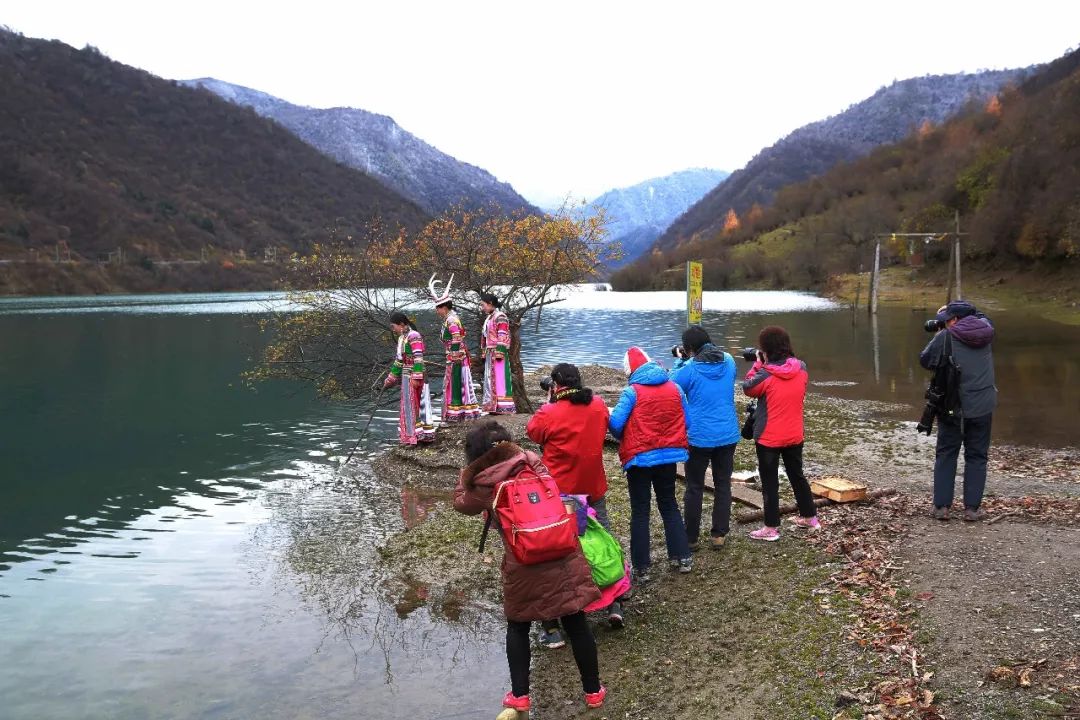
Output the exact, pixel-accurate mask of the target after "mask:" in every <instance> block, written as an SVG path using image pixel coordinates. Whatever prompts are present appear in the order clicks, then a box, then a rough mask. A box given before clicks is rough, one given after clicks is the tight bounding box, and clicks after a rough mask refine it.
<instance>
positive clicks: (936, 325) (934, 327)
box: [923, 318, 945, 332]
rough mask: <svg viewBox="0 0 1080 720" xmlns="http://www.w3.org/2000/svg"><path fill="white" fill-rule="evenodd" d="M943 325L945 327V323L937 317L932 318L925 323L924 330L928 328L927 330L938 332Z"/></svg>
mask: <svg viewBox="0 0 1080 720" xmlns="http://www.w3.org/2000/svg"><path fill="white" fill-rule="evenodd" d="M943 327H945V323H943V322H941V321H940V320H938V319H937V318H930V319H929V320H927V321H926V323H925V324H924V325H923V330H926V332H937V331H938V330H940V329H941V328H943Z"/></svg>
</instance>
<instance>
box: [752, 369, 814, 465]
mask: <svg viewBox="0 0 1080 720" xmlns="http://www.w3.org/2000/svg"><path fill="white" fill-rule="evenodd" d="M809 379H810V376H809V374H808V373H807V372H806V363H804V362H803V361H802V360H800V359H799V358H796V357H790V358H788V359H787V360H785V361H784V362H783V363H776V364H774V363H765V364H764V365H762V364H761V363H760V362H756V363H754V366H753V367H752V368H750V372H748V373H747V374H746V380H744V381H743V392H745V393H746V394H747V395H749V396H750V397H752V398H757V399H758V403H757V410H756V411H755V412H754V441H755V442H757V443H758V444H759V445H764V446H765V447H771V448H780V447H787V446H789V445H798V444H799V443H801V442H802V441H803V404H804V402H805V400H806V385H807V382H808V380H809Z"/></svg>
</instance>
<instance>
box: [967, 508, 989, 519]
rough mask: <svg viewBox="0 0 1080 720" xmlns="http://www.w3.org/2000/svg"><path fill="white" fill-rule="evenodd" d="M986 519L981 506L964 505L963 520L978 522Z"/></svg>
mask: <svg viewBox="0 0 1080 720" xmlns="http://www.w3.org/2000/svg"><path fill="white" fill-rule="evenodd" d="M985 519H986V511H985V510H983V509H982V508H973V507H966V508H964V520H966V521H968V522H978V521H980V520H985Z"/></svg>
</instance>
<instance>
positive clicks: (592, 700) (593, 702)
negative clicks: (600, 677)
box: [585, 685, 607, 708]
mask: <svg viewBox="0 0 1080 720" xmlns="http://www.w3.org/2000/svg"><path fill="white" fill-rule="evenodd" d="M606 697H607V688H606V687H604V686H603V685H601V686H600V689H599V690H598V691H596V692H594V693H585V705H586V706H587V707H591V708H598V707H600V706H601V705H603V704H604V698H606Z"/></svg>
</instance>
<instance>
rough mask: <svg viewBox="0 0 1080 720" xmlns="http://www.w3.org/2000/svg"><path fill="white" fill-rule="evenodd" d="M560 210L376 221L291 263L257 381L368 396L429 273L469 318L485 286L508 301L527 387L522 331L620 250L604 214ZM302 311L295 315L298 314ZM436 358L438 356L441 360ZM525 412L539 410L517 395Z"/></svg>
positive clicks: (514, 367)
mask: <svg viewBox="0 0 1080 720" xmlns="http://www.w3.org/2000/svg"><path fill="white" fill-rule="evenodd" d="M583 210H584V209H583V208H564V209H563V210H560V211H559V212H558V213H556V214H554V215H527V214H524V213H517V214H514V215H505V214H502V213H501V212H500V211H497V210H495V209H486V210H471V209H465V208H455V209H452V210H449V211H447V212H446V213H444V214H443V215H441V216H439V217H437V218H436V219H435V220H433V221H431V222H430V223H428V225H426V226H425V227H424V228H423V229H422V230H421V231H420V232H419V233H416V234H415V235H412V236H410V235H409V234H407V233H406V232H405V231H403V230H399V231H396V232H390V231H387V229H385V228H383V227H382V226H381V225H379V224H378V223H375V224H373V225H372V226H371V227H369V228H368V230H367V232H366V233H365V237H363V238H361V239H360V242H357V241H355V240H354V239H353V238H345V239H343V240H340V239H332V242H331V244H330V245H326V246H319V247H316V248H315V250H314V252H313V253H312V254H311V255H309V256H305V257H296V258H294V260H293V263H292V271H291V278H290V280H291V283H290V284H291V286H292V287H296V288H303V289H297V290H294V291H292V292H290V297H289V299H290V304H289V306H288V307H287V308H285V310H284V311H283V312H281V313H278V314H276V315H274V316H273V318H272V319H271V320H270V321H268V323H267V325H268V328H272V329H273V331H274V339H273V341H272V342H271V343H270V345H269V346H268V348H267V350H266V351H265V352H264V355H263V357H262V359H261V362H260V364H259V365H258V366H257V367H256V368H255V369H254V370H253V371H252V372H251V373H249V377H252V378H255V379H264V378H270V377H282V378H290V379H300V380H304V381H307V382H311V383H314V384H315V386H316V387H317V389H318V390H319V392H320V394H321V395H323V396H326V397H333V398H338V399H354V398H359V397H364V396H370V395H371V394H372V392H373V390H374V389H375V388H376V387H378V379H379V377H381V374H382V371H383V370H385V366H386V365H387V364H388V363H386V362H385V359H384V358H382V357H381V355H380V351H381V349H382V348H383V347H384V346H385V347H389V346H390V341H391V339H392V337H391V335H390V330H389V315H390V313H391V312H392V311H393V310H395V309H401V308H417V309H424V310H427V309H428V308H430V305H431V298H430V295H429V292H428V288H427V280H428V278H429V277H430V275H431V274H432V273H436V274H437V275H438V277H440V278H443V279H444V280H445V279H446V278H449V277H450V276H451V275H453V276H454V282H453V285H452V290H451V300H452V301H453V303H454V308H455V310H457V311H458V312H459V313H460V314H461V315H462V316H463V317H465V318H471V319H473V320H475V321H476V323H475V326H476V327H479V326H480V324H481V322H482V318H483V315H482V314H481V309H480V297H479V294H480V293H481V292H490V293H493V294H494V295H496V296H498V297H499V298H500V299H501V300H502V303H503V305H502V310H503V311H504V312H505V313H506V315H507V318H508V319H509V323H510V347H509V353H508V359H509V361H510V367H511V372H512V374H513V382H514V383H515V384H516V385H517V386H518V387H523V382H524V370H523V368H522V365H521V329H522V325H523V323H524V322H525V321H526V320H527V319H528V318H529V317H533V316H535V318H536V321H537V323H539V320H540V314H541V312H542V310H543V308H544V307H545V306H547V305H550V304H552V303H556V302H559V301H560V300H561V299H563V298H564V297H565V294H566V292H567V290H568V289H569V286H570V285H573V284H576V283H581V282H586V281H589V280H593V279H595V278H596V276H597V273H598V272H599V271H600V269H601V268H602V267H603V266H604V264H605V263H606V262H608V261H610V260H613V259H617V256H618V248H617V247H616V246H613V245H611V244H608V243H606V242H605V237H606V230H605V225H606V219H605V216H604V213H603V212H602V211H594V212H589V213H586V212H584V211H583ZM297 310H299V312H297ZM435 365H437V364H435ZM515 402H516V404H517V408H518V411H519V412H528V411H531V410H532V407H531V405H530V403H529V400H528V397H527V395H526V393H524V392H521V393H515Z"/></svg>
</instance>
